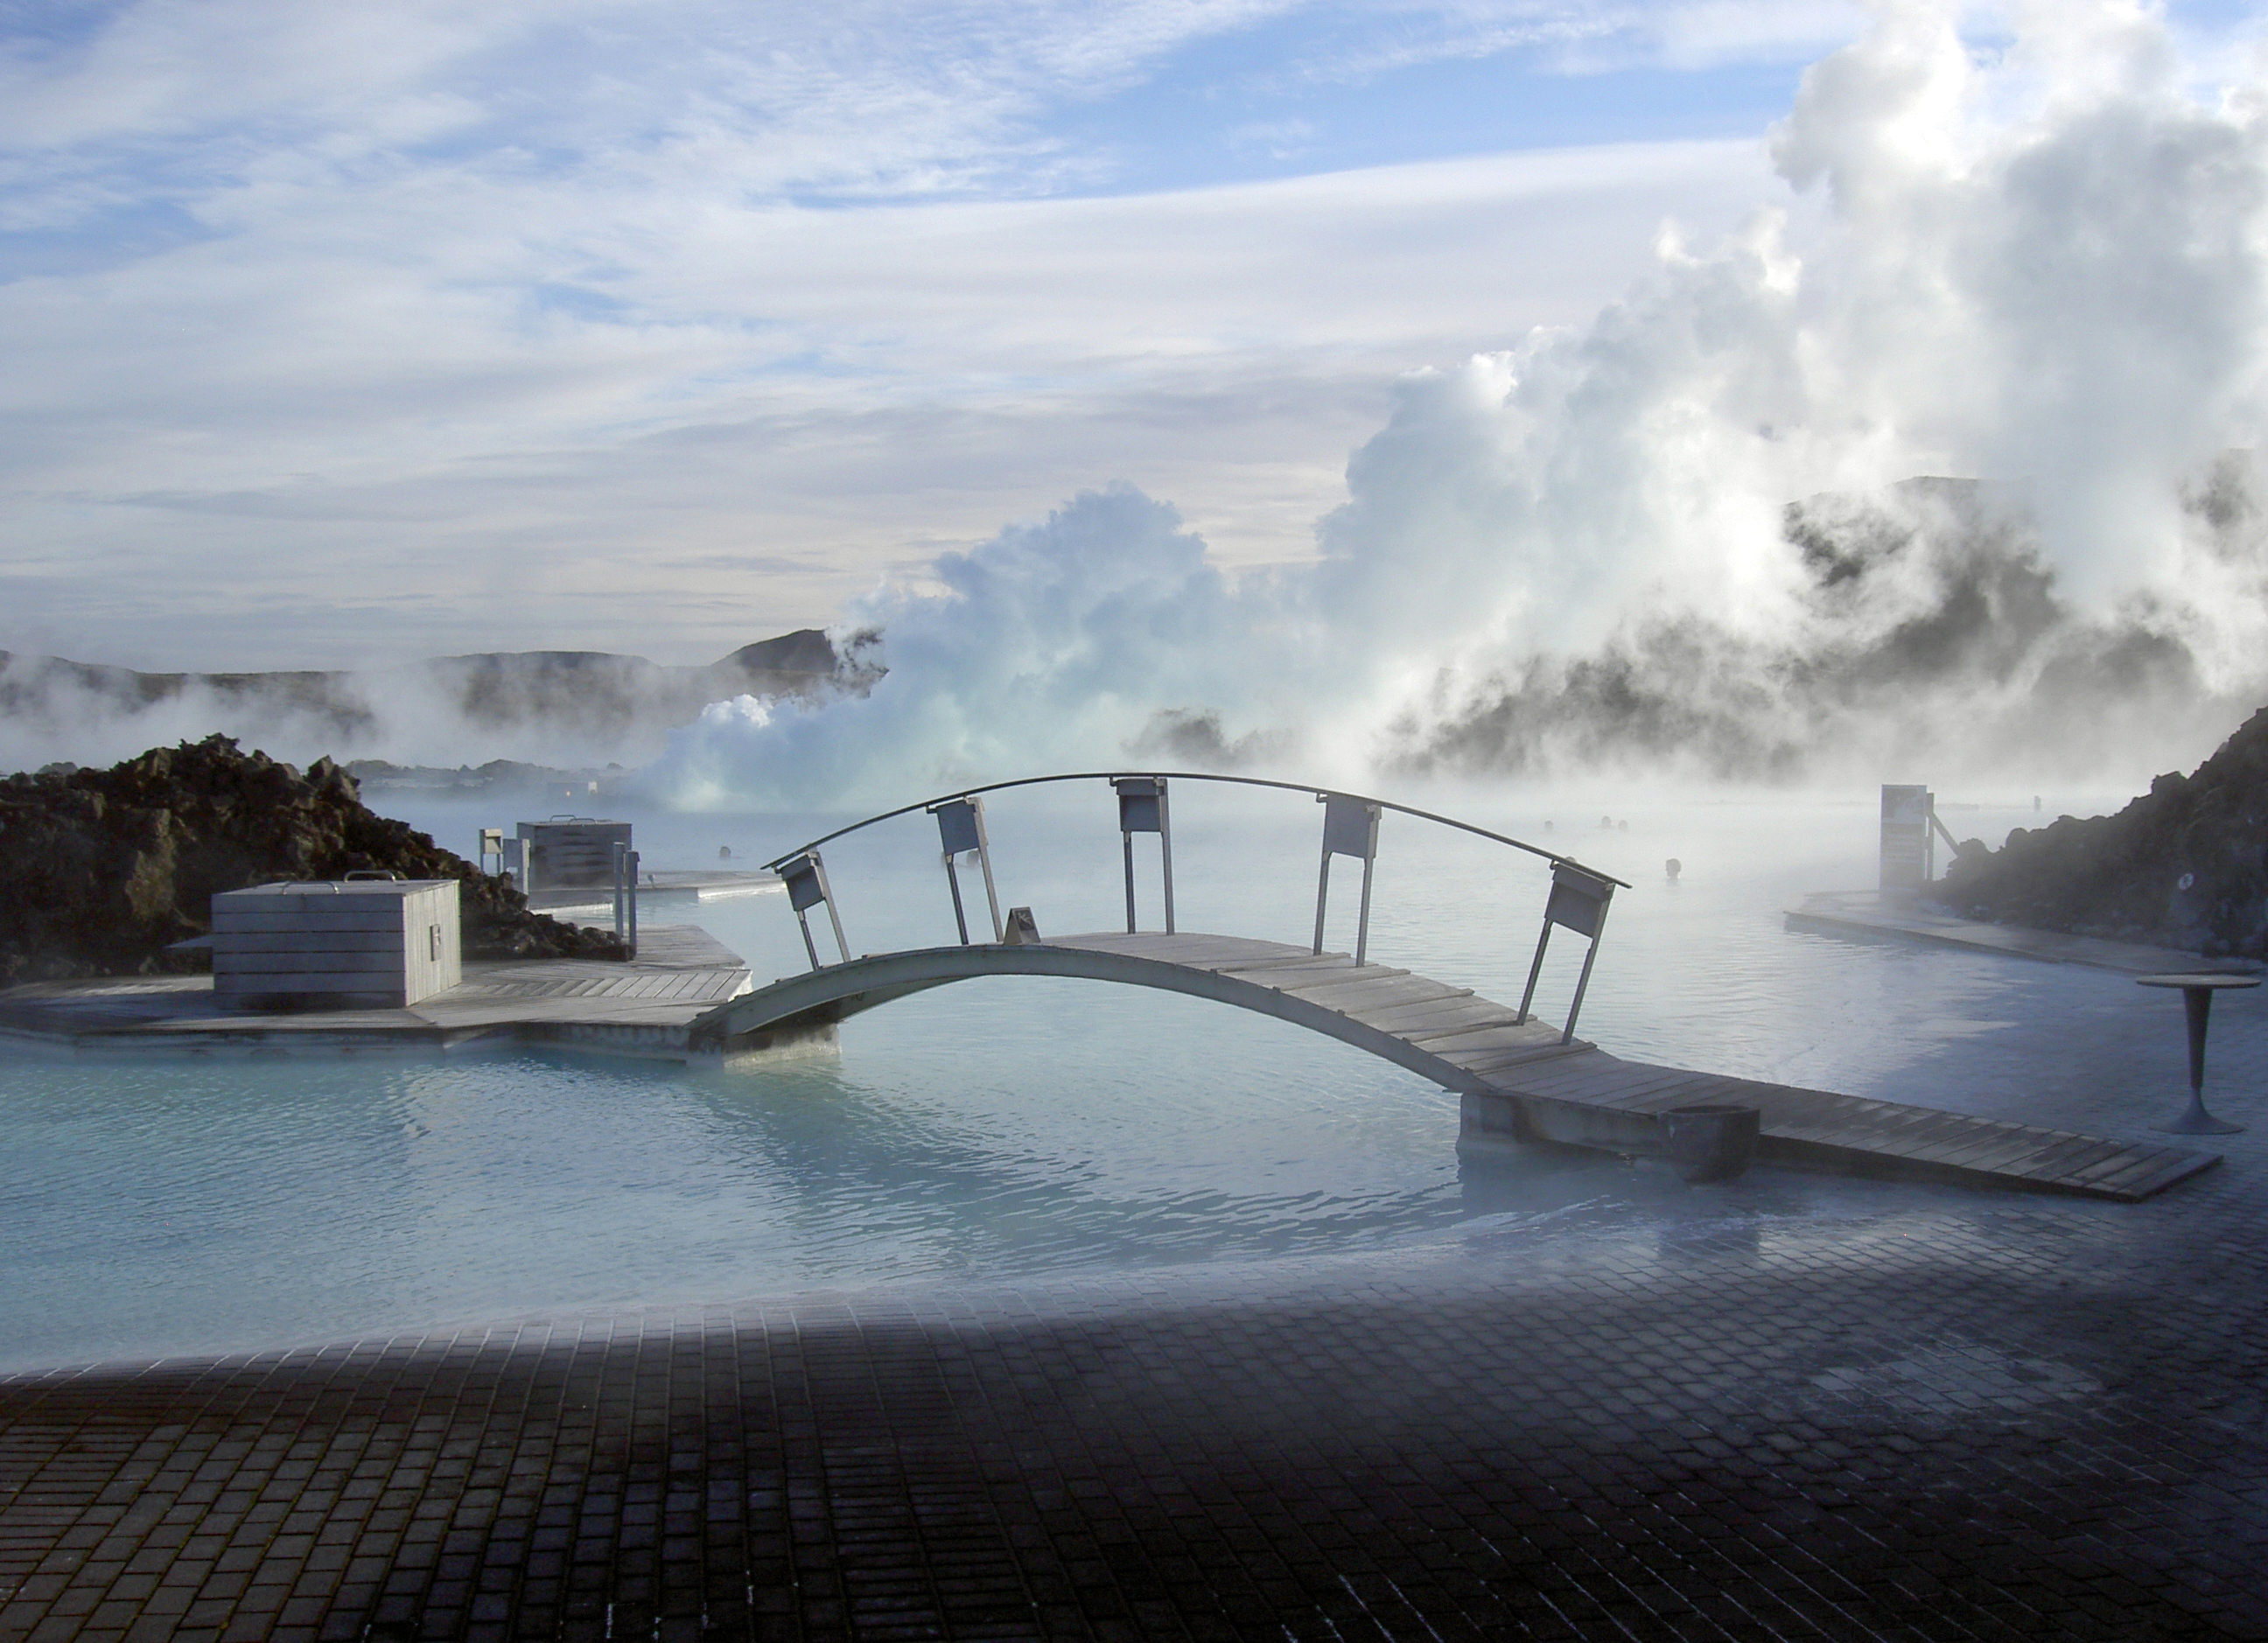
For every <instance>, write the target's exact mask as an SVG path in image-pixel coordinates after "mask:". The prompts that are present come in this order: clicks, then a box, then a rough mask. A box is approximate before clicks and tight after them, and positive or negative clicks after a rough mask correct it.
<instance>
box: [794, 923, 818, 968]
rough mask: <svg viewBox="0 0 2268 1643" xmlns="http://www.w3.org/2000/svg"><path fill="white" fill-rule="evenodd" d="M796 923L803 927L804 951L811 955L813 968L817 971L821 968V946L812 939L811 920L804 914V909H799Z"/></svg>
mask: <svg viewBox="0 0 2268 1643" xmlns="http://www.w3.org/2000/svg"><path fill="white" fill-rule="evenodd" d="M795 922H796V923H797V924H798V925H801V926H802V927H803V950H804V951H805V952H806V953H808V954H811V968H812V969H819V968H820V963H819V944H818V943H817V942H816V941H814V940H813V939H811V920H810V918H809V917H806V915H805V914H804V912H803V910H802V909H800V908H798V909H797V910H796V915H795Z"/></svg>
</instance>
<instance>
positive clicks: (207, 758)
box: [0, 736, 626, 983]
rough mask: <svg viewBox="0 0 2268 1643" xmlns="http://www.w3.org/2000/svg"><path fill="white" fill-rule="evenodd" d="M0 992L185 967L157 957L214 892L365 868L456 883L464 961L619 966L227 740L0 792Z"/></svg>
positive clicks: (391, 826)
mask: <svg viewBox="0 0 2268 1643" xmlns="http://www.w3.org/2000/svg"><path fill="white" fill-rule="evenodd" d="M0 862H4V863H5V871H6V874H7V896H8V911H9V917H7V919H6V920H4V921H0V982H9V983H13V982H19V981H30V980H40V979H49V978H56V977H63V976H96V975H124V974H135V973H145V974H146V973H153V972H158V971H163V970H178V969H191V968H195V967H197V966H198V965H199V964H200V963H201V962H202V960H201V959H200V958H196V957H192V956H188V955H183V954H170V953H168V952H166V948H167V947H169V946H170V945H171V944H172V943H173V942H176V941H180V940H183V939H187V938H189V937H192V936H198V935H203V933H205V932H206V931H207V929H208V928H209V925H210V910H211V903H212V897H213V895H214V894H215V893H216V892H217V891H221V890H234V889H241V888H244V887H245V886H247V885H252V884H265V883H269V882H271V881H273V880H278V879H335V878H338V877H341V876H342V875H343V874H345V873H351V872H357V871H362V870H365V869H367V870H377V871H392V872H394V873H401V875H402V876H403V877H404V878H409V879H454V880H457V881H458V884H459V885H460V889H459V892H458V895H459V899H460V907H461V909H462V912H463V918H464V951H465V955H466V956H467V957H468V958H507V957H512V958H622V957H624V956H626V954H625V952H624V949H623V947H622V943H621V942H619V941H618V940H616V939H615V937H614V935H613V934H612V933H611V932H600V931H595V930H584V929H579V928H578V927H576V926H575V925H567V924H562V923H561V922H559V921H558V920H556V919H553V918H548V917H544V916H543V915H542V914H540V913H534V912H530V911H529V910H528V906H527V898H526V897H525V896H523V895H520V894H519V891H518V890H516V889H514V888H512V884H511V883H510V881H509V880H504V879H501V878H497V877H493V876H491V875H490V874H487V873H482V872H481V871H480V870H479V869H478V868H477V867H475V866H473V865H472V864H471V863H469V862H468V861H466V860H465V859H464V858H461V857H459V856H455V855H453V854H451V853H450V852H449V851H446V850H443V849H442V848H441V847H440V846H438V844H434V842H433V841H432V839H431V836H428V835H426V834H423V833H420V832H417V831H416V830H415V829H412V828H411V827H410V826H409V824H408V823H407V822H402V821H394V820H391V819H390V818H388V817H386V816H382V815H379V814H376V813H375V812H374V811H372V810H371V809H370V808H368V807H366V806H365V805H364V804H363V802H362V799H361V798H360V797H359V795H358V794H357V790H356V786H355V782H354V779H353V777H350V776H349V775H348V774H347V773H346V772H345V771H344V770H341V769H339V768H338V766H336V765H335V764H333V763H331V762H330V761H329V760H328V759H324V760H320V761H318V762H317V763H314V764H313V765H312V766H310V767H309V768H308V769H307V770H306V771H305V772H304V773H302V772H301V771H298V770H294V769H293V768H292V767H291V766H290V765H288V764H284V763H278V762H276V760H274V759H271V758H269V756H268V755H265V754H263V753H256V752H255V753H245V752H242V751H240V750H239V748H238V747H237V744H236V743H235V742H234V741H233V740H230V739H229V738H227V737H225V736H209V737H207V738H206V739H205V740H203V741H200V742H195V743H190V742H183V743H182V744H181V745H180V746H179V747H177V748H152V749H151V751H149V752H147V753H144V754H142V755H139V756H138V757H136V758H132V759H129V760H127V761H126V762H125V763H122V764H119V765H116V766H114V767H113V768H112V769H110V770H67V769H62V768H51V769H49V770H43V771H41V772H40V773H39V774H37V775H17V776H11V777H5V778H4V779H0Z"/></svg>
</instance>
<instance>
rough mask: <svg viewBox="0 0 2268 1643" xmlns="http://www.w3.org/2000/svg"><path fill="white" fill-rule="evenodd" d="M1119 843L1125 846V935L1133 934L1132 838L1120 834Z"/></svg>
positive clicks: (1130, 835) (1127, 834) (1125, 834)
mask: <svg viewBox="0 0 2268 1643" xmlns="http://www.w3.org/2000/svg"><path fill="white" fill-rule="evenodd" d="M1118 838H1119V842H1120V843H1121V844H1124V845H1125V846H1126V933H1127V934H1128V935H1132V934H1133V933H1134V836H1133V835H1132V834H1131V833H1121V834H1120V835H1119V836H1118Z"/></svg>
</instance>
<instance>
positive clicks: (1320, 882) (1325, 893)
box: [1315, 840, 1331, 958]
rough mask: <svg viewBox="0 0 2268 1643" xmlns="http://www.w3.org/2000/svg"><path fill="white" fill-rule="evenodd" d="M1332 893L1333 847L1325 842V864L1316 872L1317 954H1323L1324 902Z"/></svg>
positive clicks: (1318, 956)
mask: <svg viewBox="0 0 2268 1643" xmlns="http://www.w3.org/2000/svg"><path fill="white" fill-rule="evenodd" d="M1330 893H1331V847H1330V843H1329V840H1325V841H1324V844H1323V865H1322V866H1321V867H1319V868H1318V869H1316V872H1315V956H1316V957H1317V958H1321V957H1322V954H1323V903H1324V901H1325V900H1326V898H1328V897H1329V895H1330Z"/></svg>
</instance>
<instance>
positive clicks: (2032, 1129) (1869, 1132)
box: [1060, 932, 2217, 1200]
mask: <svg viewBox="0 0 2268 1643" xmlns="http://www.w3.org/2000/svg"><path fill="white" fill-rule="evenodd" d="M1060 945H1063V946H1067V947H1082V948H1088V949H1091V950H1095V951H1109V952H1116V953H1123V954H1128V955H1129V956H1132V957H1139V958H1149V959H1155V960H1159V961H1164V962H1167V963H1181V964H1189V965H1192V966H1200V967H1202V968H1204V969H1208V970H1211V972H1213V973H1214V974H1216V975H1220V976H1229V977H1233V978H1234V979H1236V980H1240V981H1244V982H1248V983H1250V984H1253V985H1255V986H1260V987H1266V988H1270V990H1272V991H1278V992H1281V993H1283V994H1285V996H1286V997H1288V998H1298V999H1300V1000H1301V1001H1302V1002H1304V1003H1306V1004H1308V1005H1311V1006H1315V1007H1317V1008H1321V1009H1326V1010H1329V1011H1331V1012H1333V1013H1337V1014H1338V1015H1341V1016H1344V1018H1345V1019H1346V1020H1349V1021H1351V1022H1359V1023H1360V1024H1362V1025H1363V1026H1366V1027H1369V1028H1373V1030H1375V1031H1378V1032H1381V1033H1385V1034H1387V1035H1389V1036H1392V1037H1395V1038H1398V1039H1400V1040H1401V1042H1402V1043H1403V1044H1405V1045H1407V1046H1408V1047H1409V1048H1410V1050H1413V1051H1416V1052H1418V1055H1419V1056H1421V1057H1431V1059H1432V1061H1433V1062H1435V1063H1437V1064H1438V1066H1439V1071H1438V1074H1437V1076H1438V1077H1439V1079H1440V1082H1442V1083H1443V1084H1445V1085H1447V1087H1451V1088H1467V1089H1473V1088H1476V1089H1479V1090H1482V1091H1484V1092H1487V1093H1490V1094H1499V1095H1504V1096H1508V1097H1511V1098H1512V1099H1513V1100H1515V1101H1518V1100H1535V1101H1547V1102H1557V1103H1562V1104H1564V1105H1566V1106H1572V1107H1580V1108H1592V1109H1604V1110H1608V1111H1612V1112H1617V1113H1624V1114H1628V1115H1631V1116H1633V1117H1658V1116H1660V1115H1661V1113H1662V1112H1664V1111H1666V1110H1668V1109H1670V1108H1672V1107H1681V1106H1687V1105H1695V1104H1700V1103H1704V1102H1738V1103H1741V1104H1742V1105H1747V1106H1752V1107H1755V1108H1756V1109H1757V1113H1758V1116H1759V1120H1760V1124H1761V1127H1762V1130H1763V1134H1764V1139H1765V1141H1766V1143H1767V1147H1768V1150H1771V1151H1772V1152H1774V1153H1777V1154H1778V1155H1779V1156H1782V1157H1786V1158H1789V1159H1791V1160H1799V1159H1803V1158H1811V1159H1815V1160H1820V1161H1825V1162H1832V1163H1837V1164H1841V1165H1851V1164H1859V1165H1864V1164H1865V1163H1867V1161H1869V1160H1871V1161H1874V1162H1878V1163H1881V1164H1888V1165H1900V1166H1908V1167H1912V1168H1919V1169H1923V1170H1925V1171H1927V1172H1929V1173H1932V1174H1935V1175H1944V1176H1949V1177H1952V1178H1955V1179H1966V1180H1972V1181H1981V1182H1998V1183H2004V1184H2008V1185H2021V1186H2027V1187H2046V1188H2051V1189H2056V1190H2064V1191H2070V1192H2080V1193H2086V1194H2088V1195H2091V1196H2096V1197H2114V1198H2120V1199H2127V1200H2132V1199H2138V1198H2142V1197H2148V1196H2150V1195H2151V1194H2152V1193H2154V1192H2158V1191H2161V1190H2164V1189H2165V1188H2166V1187H2168V1186H2170V1185H2172V1184H2173V1183H2175V1182H2176V1181H2180V1180H2182V1179H2183V1178H2185V1177H2187V1176H2188V1175H2193V1174H2195V1173H2196V1172H2197V1171H2198V1170H2199V1169H2202V1168H2206V1167H2207V1166H2208V1165H2210V1164H2212V1163H2213V1162H2215V1161H2217V1160H2216V1159H2215V1157H2214V1155H2213V1154H2210V1153H2195V1152H2190V1151H2187V1150H2185V1149H2182V1148H2177V1147H2164V1146H2134V1145H2132V1144H2129V1143H2124V1142H2119V1141H2112V1140H2107V1139H2103V1138H2099V1137H2095V1136H2082V1135H2073V1134H2070V1133H2067V1132H2065V1131H2054V1130H2046V1129H2042V1128H2039V1127H2037V1126H2035V1125H2031V1124H2012V1123H2008V1122H2007V1121H2004V1120H1999V1119H1992V1118H1979V1117H1975V1116H1970V1115H1969V1114H1966V1113H1957V1112H1950V1111H1944V1110H1940V1109H1935V1108H1928V1107H1913V1106H1907V1105H1904V1104H1902V1103H1899V1102H1896V1101H1874V1100H1870V1099H1867V1098H1866V1097H1863V1096H1854V1095H1843V1094H1836V1093H1834V1092H1832V1091H1829V1090H1813V1089H1805V1088H1801V1087H1797V1086H1794V1085H1786V1084H1773V1083H1768V1082H1764V1081H1762V1080H1759V1079H1738V1078H1729V1077H1725V1076H1722V1075H1719V1074H1713V1073H1706V1072H1693V1071H1690V1070H1688V1069H1685V1068H1679V1067H1662V1066H1652V1065H1646V1064H1645V1063H1641V1062H1631V1061H1624V1060H1622V1059H1620V1058H1619V1057H1615V1056H1611V1055H1609V1054H1608V1053H1606V1052H1605V1051H1604V1050H1599V1049H1597V1048H1596V1047H1595V1046H1594V1045H1590V1044H1587V1043H1582V1042H1581V1041H1580V1040H1578V1041H1576V1042H1575V1043H1572V1044H1567V1045H1562V1044H1561V1043H1559V1029H1558V1028H1555V1027H1552V1026H1550V1025H1548V1024H1547V1023H1544V1022H1543V1021H1540V1020H1529V1021H1528V1022H1525V1023H1522V1022H1519V1021H1517V1020H1515V1018H1514V1015H1513V1012H1512V1011H1511V1010H1509V1009H1507V1008H1506V1007H1505V1006H1503V1005H1500V1004H1497V1003H1495V1002H1493V1001H1491V1000H1490V999H1487V998H1481V997H1479V996H1478V995H1476V994H1475V993H1474V992H1473V991H1471V990H1470V989H1469V988H1459V987H1452V986H1449V985H1447V984H1444V983H1440V982H1435V981H1432V980H1430V979H1429V978H1427V977H1425V976H1413V975H1410V974H1409V973H1408V972H1406V971H1403V970H1400V969H1394V968H1392V967H1389V966H1385V965H1377V964H1370V965H1365V966H1362V967H1361V968H1359V969H1358V968H1357V967H1356V966H1355V964H1354V962H1353V961H1352V960H1351V958H1350V957H1349V956H1348V955H1347V954H1344V953H1326V954H1320V955H1318V954H1314V953H1312V952H1310V951H1308V950H1307V948H1304V947H1291V946H1288V945H1286V944H1285V943H1281V942H1266V941H1244V940H1241V939H1237V938H1233V937H1198V936H1190V935H1174V936H1165V935H1152V934H1150V933H1147V932H1145V933H1141V934H1136V935H1122V934H1117V933H1115V932H1113V933H1110V934H1106V935H1101V936H1070V937H1065V938H1062V939H1061V941H1060Z"/></svg>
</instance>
